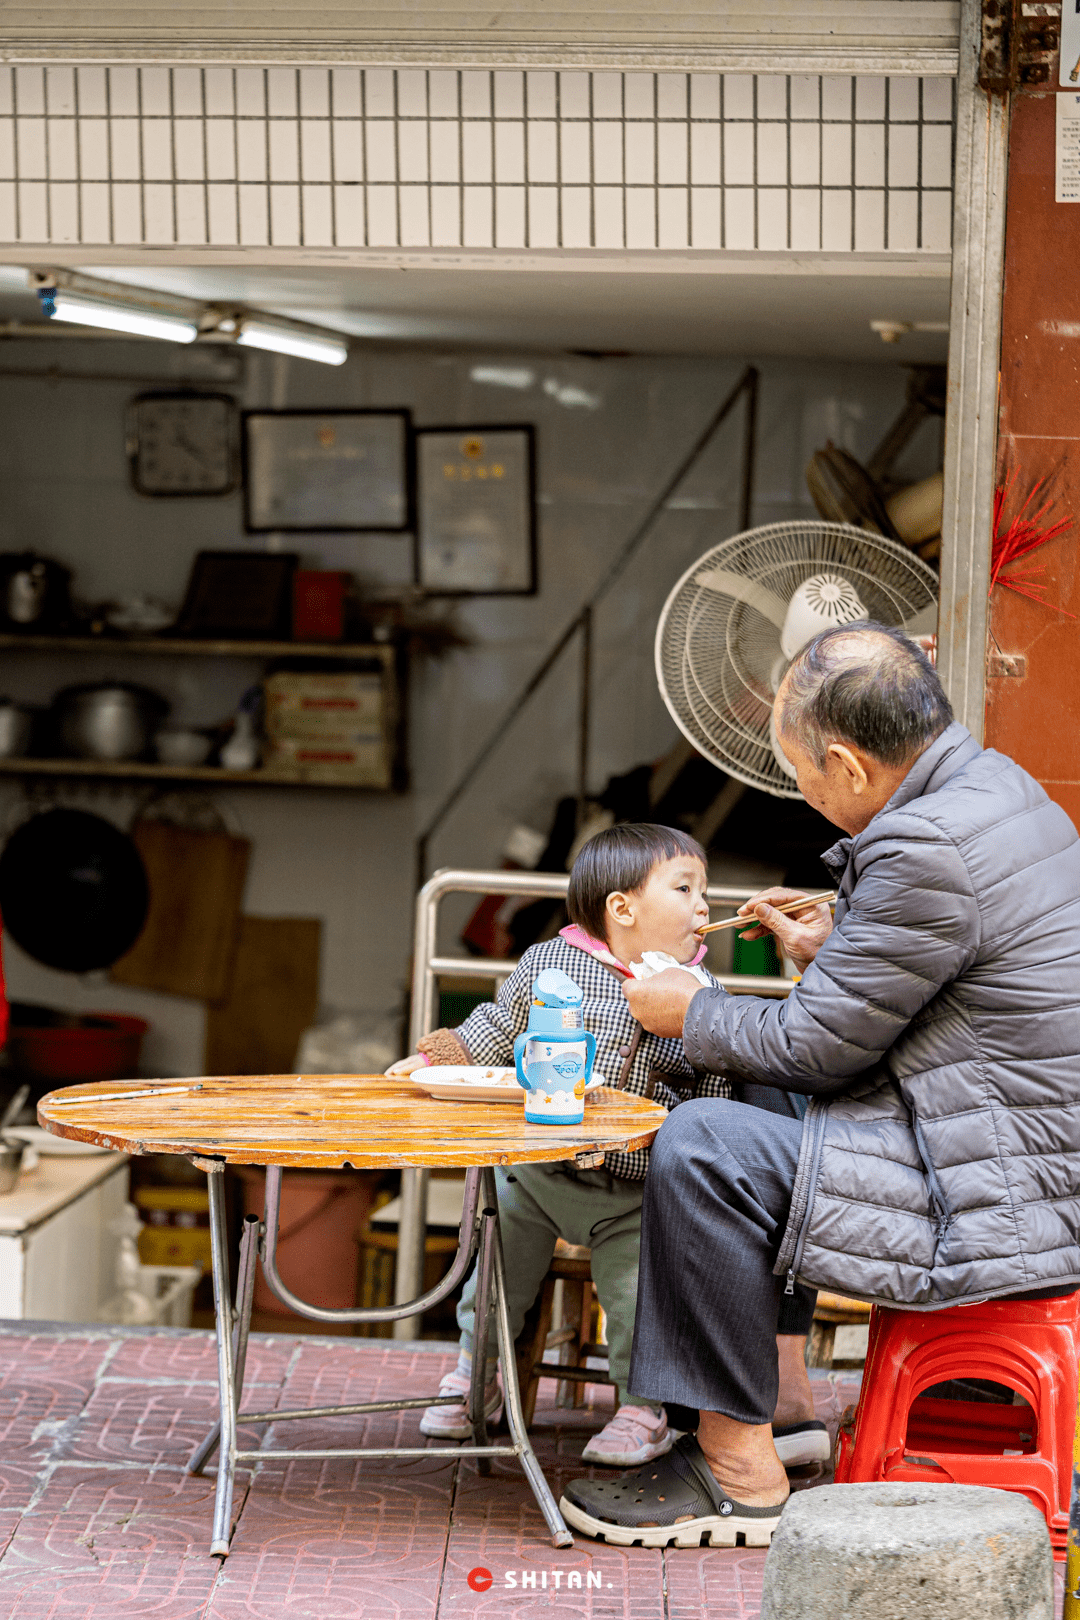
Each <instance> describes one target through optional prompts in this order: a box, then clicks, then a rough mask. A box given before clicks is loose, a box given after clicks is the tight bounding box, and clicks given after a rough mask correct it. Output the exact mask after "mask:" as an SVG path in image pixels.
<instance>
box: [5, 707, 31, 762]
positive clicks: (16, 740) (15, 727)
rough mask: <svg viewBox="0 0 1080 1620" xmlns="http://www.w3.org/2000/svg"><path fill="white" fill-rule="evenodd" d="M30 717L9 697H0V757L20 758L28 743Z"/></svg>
mask: <svg viewBox="0 0 1080 1620" xmlns="http://www.w3.org/2000/svg"><path fill="white" fill-rule="evenodd" d="M30 726H31V718H30V712H29V710H28V709H20V707H19V705H18V704H17V703H12V701H11V699H10V698H0V759H22V758H24V757H25V754H26V750H27V748H28V747H29V745H30Z"/></svg>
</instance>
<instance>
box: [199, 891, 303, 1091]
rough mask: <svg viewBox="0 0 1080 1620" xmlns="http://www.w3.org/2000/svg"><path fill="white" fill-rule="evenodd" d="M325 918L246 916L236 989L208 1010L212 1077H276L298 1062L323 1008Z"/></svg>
mask: <svg viewBox="0 0 1080 1620" xmlns="http://www.w3.org/2000/svg"><path fill="white" fill-rule="evenodd" d="M321 928H322V923H321V922H320V920H319V918H318V917H242V918H241V919H240V945H239V949H238V950H237V953H236V967H235V970H234V973H233V981H232V989H231V990H230V992H229V995H228V998H227V999H226V1000H225V1001H223V1002H220V1003H219V1004H217V1005H216V1006H212V1007H209V1008H207V1013H206V1053H205V1057H204V1063H205V1066H206V1071H207V1073H208V1074H274V1073H278V1072H280V1071H281V1070H282V1069H288V1068H289V1067H291V1065H292V1064H293V1063H294V1062H295V1061H296V1049H297V1047H298V1046H299V1044H300V1037H301V1035H302V1034H303V1033H304V1031H305V1029H307V1027H308V1025H309V1024H311V1023H313V1022H314V1020H315V1014H316V1012H317V1011H318V1006H319V935H320V931H321Z"/></svg>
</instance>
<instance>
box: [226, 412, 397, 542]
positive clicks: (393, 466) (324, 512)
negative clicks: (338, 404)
mask: <svg viewBox="0 0 1080 1620" xmlns="http://www.w3.org/2000/svg"><path fill="white" fill-rule="evenodd" d="M409 429H410V417H409V413H408V411H247V412H245V414H244V526H245V527H246V528H247V529H248V531H249V532H252V533H262V532H265V531H266V530H268V529H286V530H301V529H322V530H327V529H380V530H384V531H385V530H396V529H408V528H411V527H412V502H411V499H410V494H411V488H410V484H411V480H410V464H409V463H410V454H409V436H410V435H409Z"/></svg>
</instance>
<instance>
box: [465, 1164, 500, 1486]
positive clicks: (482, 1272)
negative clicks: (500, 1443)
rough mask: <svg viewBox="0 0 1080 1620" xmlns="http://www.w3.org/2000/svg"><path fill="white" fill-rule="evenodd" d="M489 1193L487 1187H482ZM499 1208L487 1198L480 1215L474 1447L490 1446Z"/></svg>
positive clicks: (481, 1462) (485, 1467)
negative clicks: (487, 1399)
mask: <svg viewBox="0 0 1080 1620" xmlns="http://www.w3.org/2000/svg"><path fill="white" fill-rule="evenodd" d="M483 1192H484V1193H485V1194H486V1192H487V1187H486V1185H485V1186H484V1188H483ZM498 1213H499V1211H498V1207H497V1206H496V1205H494V1204H492V1203H491V1202H490V1201H489V1199H488V1198H486V1197H485V1199H484V1208H483V1209H482V1210H481V1212H480V1240H479V1243H478V1245H477V1250H476V1307H475V1310H474V1312H473V1357H472V1378H471V1380H470V1383H469V1421H470V1422H471V1424H472V1432H473V1445H475V1446H486V1445H487V1443H488V1431H487V1414H486V1413H485V1411H484V1381H485V1378H486V1375H487V1341H488V1322H489V1319H490V1317H491V1304H492V1298H491V1278H492V1260H493V1258H494V1253H495V1243H496V1241H497V1239H496V1226H495V1222H496V1220H497V1218H498ZM476 1466H477V1469H478V1471H479V1472H480V1473H481V1474H490V1473H491V1458H490V1457H478V1458H477V1460H476Z"/></svg>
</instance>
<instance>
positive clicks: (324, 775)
mask: <svg viewBox="0 0 1080 1620" xmlns="http://www.w3.org/2000/svg"><path fill="white" fill-rule="evenodd" d="M263 768H264V769H265V770H267V771H272V772H273V773H274V774H275V775H276V776H286V775H287V776H292V777H294V778H295V780H296V781H298V782H325V783H334V782H338V783H341V784H342V785H343V786H349V785H351V786H353V787H373V788H388V787H389V786H390V776H391V760H390V746H389V744H388V742H387V740H386V738H385V737H334V736H325V737H316V738H309V739H306V740H304V739H301V738H296V737H271V739H270V740H269V742H268V743H267V745H266V750H265V752H264V754H263Z"/></svg>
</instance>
